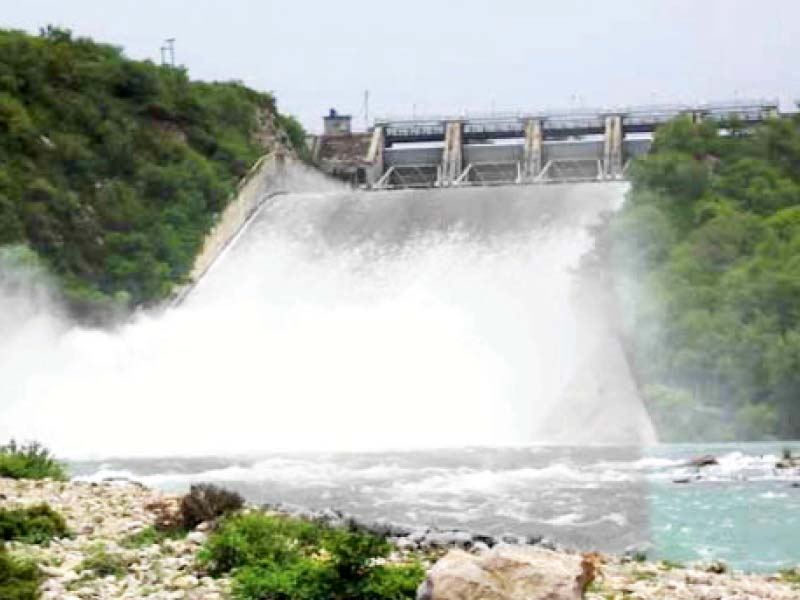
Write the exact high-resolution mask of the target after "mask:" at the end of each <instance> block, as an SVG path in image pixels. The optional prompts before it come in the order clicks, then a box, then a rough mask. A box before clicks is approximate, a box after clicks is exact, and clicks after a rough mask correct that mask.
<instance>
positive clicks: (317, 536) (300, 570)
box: [200, 513, 424, 600]
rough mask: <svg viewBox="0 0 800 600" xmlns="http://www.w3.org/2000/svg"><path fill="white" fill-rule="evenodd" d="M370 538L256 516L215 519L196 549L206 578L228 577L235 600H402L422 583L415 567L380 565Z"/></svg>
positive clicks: (384, 547)
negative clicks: (208, 575) (208, 534)
mask: <svg viewBox="0 0 800 600" xmlns="http://www.w3.org/2000/svg"><path fill="white" fill-rule="evenodd" d="M390 551H391V546H390V545H389V544H388V543H387V542H386V541H385V540H383V539H381V538H378V537H375V536H372V535H370V534H366V533H361V532H355V531H348V530H346V529H336V528H331V527H327V526H325V525H322V524H318V523H314V522H310V521H303V520H300V519H295V518H291V517H283V516H277V515H267V514H261V513H251V514H240V515H233V516H230V517H228V518H227V519H225V520H223V522H222V524H221V526H220V527H219V529H218V530H217V531H215V532H214V534H213V535H212V536H211V538H210V539H209V541H208V543H207V545H206V546H205V547H204V548H203V550H202V552H201V555H200V557H201V560H202V561H203V562H205V563H206V565H207V566H208V568H209V569H210V571H211V573H212V574H214V575H221V574H224V573H231V574H232V576H233V579H234V596H235V597H236V598H240V599H241V600H257V599H259V598H275V599H276V600H277V599H280V600H330V599H336V600H351V599H352V600H355V599H358V600H406V599H412V598H415V597H416V590H417V587H418V586H419V584H420V582H421V581H422V579H423V578H424V571H423V569H422V567H421V566H420V564H419V563H418V562H416V561H415V560H414V561H411V562H405V563H392V562H389V561H387V560H386V558H387V556H388V555H389V553H390Z"/></svg>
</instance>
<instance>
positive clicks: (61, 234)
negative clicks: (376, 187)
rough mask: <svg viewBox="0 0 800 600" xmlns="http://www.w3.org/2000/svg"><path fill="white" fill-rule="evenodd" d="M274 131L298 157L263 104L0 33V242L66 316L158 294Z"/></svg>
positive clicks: (172, 75) (92, 48)
mask: <svg viewBox="0 0 800 600" xmlns="http://www.w3.org/2000/svg"><path fill="white" fill-rule="evenodd" d="M272 124H275V126H276V127H277V128H278V129H279V128H280V127H281V126H283V127H285V128H286V132H285V133H284V134H282V135H284V136H287V137H288V138H289V140H290V141H291V142H293V143H295V144H297V147H298V148H302V147H303V145H302V144H303V137H304V134H303V131H302V127H300V125H299V124H298V123H297V121H295V120H294V119H291V118H290V117H285V116H279V115H277V111H276V107H275V100H274V98H273V97H272V96H271V95H269V94H265V93H260V92H256V91H253V90H251V89H248V88H247V87H245V86H244V85H242V84H240V83H236V82H226V83H218V82H215V83H206V82H197V81H191V80H190V79H189V78H188V75H187V72H186V71H185V70H184V69H182V68H172V67H162V66H157V65H155V64H153V63H152V62H150V61H133V60H129V59H127V58H125V57H124V56H123V54H122V51H121V50H120V49H119V48H116V47H113V46H109V45H106V44H99V43H95V42H93V41H91V40H89V39H86V38H78V37H73V36H72V34H71V33H70V32H69V31H67V30H63V29H57V28H52V27H48V28H47V29H45V30H42V32H41V34H40V35H39V36H38V37H37V36H31V35H28V34H26V33H23V32H19V31H9V30H0V246H2V245H4V244H22V245H27V246H29V247H30V248H32V249H33V250H35V251H36V253H37V254H38V255H39V256H41V257H42V259H43V260H44V261H45V262H46V264H47V265H48V266H49V268H50V269H51V270H52V271H53V272H54V273H55V274H56V275H57V276H58V277H59V278H60V280H61V282H62V283H63V287H64V290H65V294H66V297H67V298H68V299H69V300H70V303H71V306H72V307H73V309H75V310H76V311H78V314H87V315H88V314H90V313H92V312H93V311H92V309H95V310H97V309H110V308H113V307H115V306H119V305H138V304H146V303H150V302H154V301H157V300H159V299H161V298H164V297H165V296H167V295H168V294H169V293H170V290H171V288H172V287H173V285H174V284H175V283H177V282H180V281H182V280H183V279H184V278H185V277H186V275H187V273H188V272H189V270H190V268H191V265H192V262H193V259H194V257H195V255H196V253H197V251H198V249H199V247H200V244H201V242H202V239H203V237H204V235H205V233H206V232H207V231H208V229H209V227H210V226H211V225H212V224H213V222H214V219H215V217H216V215H217V214H218V213H219V212H220V211H221V210H222V209H223V208H224V206H225V204H226V202H227V201H228V199H229V198H230V197H231V194H232V193H233V191H234V190H235V185H236V182H237V180H238V179H240V178H241V177H242V176H243V175H244V174H245V173H246V172H247V170H248V168H249V166H250V165H252V164H253V162H254V161H255V160H256V159H257V158H258V157H259V155H260V154H262V153H263V152H264V147H263V144H264V142H265V141H266V138H268V137H269V132H267V131H266V130H267V129H269V128H270V127H272V126H273V125H272ZM278 135H281V134H280V132H278Z"/></svg>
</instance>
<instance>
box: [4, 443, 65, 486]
mask: <svg viewBox="0 0 800 600" xmlns="http://www.w3.org/2000/svg"><path fill="white" fill-rule="evenodd" d="M0 477H10V478H11V479H45V478H50V479H56V480H59V481H65V480H66V479H67V471H66V469H65V468H64V465H62V464H61V463H60V462H58V461H57V460H56V459H55V458H53V457H52V456H51V454H50V451H49V450H47V449H46V448H44V447H43V446H41V445H40V444H38V443H36V442H31V443H30V444H22V445H19V444H17V443H16V442H15V441H14V440H11V441H10V442H9V443H8V444H6V445H4V446H0Z"/></svg>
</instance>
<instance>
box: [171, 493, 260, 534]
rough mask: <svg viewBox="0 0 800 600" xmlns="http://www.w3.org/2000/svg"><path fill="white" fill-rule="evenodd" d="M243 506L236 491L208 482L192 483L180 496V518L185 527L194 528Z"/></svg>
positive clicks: (242, 499) (242, 501) (242, 500)
mask: <svg viewBox="0 0 800 600" xmlns="http://www.w3.org/2000/svg"><path fill="white" fill-rule="evenodd" d="M242 506H244V498H242V497H241V496H240V495H239V494H238V493H236V492H232V491H230V490H226V489H224V488H221V487H217V486H215V485H212V484H210V483H201V484H197V485H193V486H192V487H191V489H190V491H189V493H188V494H186V495H185V496H184V497H183V498H181V506H180V511H181V520H182V522H183V526H184V527H185V528H186V529H194V528H195V527H197V526H198V525H199V524H200V523H202V522H203V521H212V520H214V519H216V518H218V517H221V516H223V515H225V514H227V513H230V512H233V511H235V510H239V509H240V508H242Z"/></svg>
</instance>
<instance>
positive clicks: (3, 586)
mask: <svg viewBox="0 0 800 600" xmlns="http://www.w3.org/2000/svg"><path fill="white" fill-rule="evenodd" d="M41 581H42V576H41V574H40V573H39V569H38V568H37V567H36V564H35V563H34V562H33V561H30V560H24V559H21V558H18V557H15V556H13V555H12V554H10V553H9V552H8V551H7V550H6V549H5V547H4V546H3V545H2V543H0V598H2V599H3V600H36V599H37V598H38V597H39V584H40V583H41Z"/></svg>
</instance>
